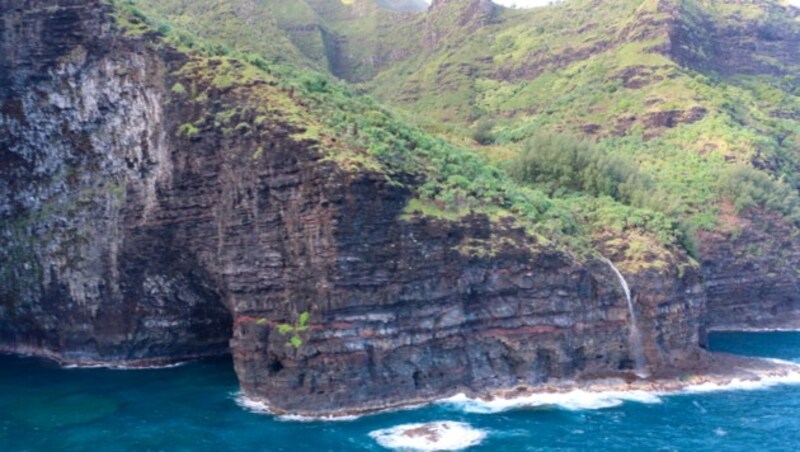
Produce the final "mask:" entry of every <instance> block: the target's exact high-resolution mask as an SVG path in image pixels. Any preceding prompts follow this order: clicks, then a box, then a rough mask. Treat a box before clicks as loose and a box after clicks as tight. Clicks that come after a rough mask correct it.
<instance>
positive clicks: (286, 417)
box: [233, 392, 360, 422]
mask: <svg viewBox="0 0 800 452" xmlns="http://www.w3.org/2000/svg"><path fill="white" fill-rule="evenodd" d="M233 399H234V400H235V401H236V403H237V404H238V405H239V406H240V407H242V408H244V409H245V410H247V411H250V412H252V413H256V414H269V415H272V416H275V417H276V418H277V419H278V420H281V421H290V422H343V421H354V420H356V419H358V418H359V417H360V416H313V417H312V416H300V415H296V414H281V415H279V414H276V413H275V412H274V411H273V410H272V409H271V408H270V407H269V405H267V404H266V403H264V402H260V401H258V400H253V399H251V398H249V397H247V396H245V395H244V394H242V393H241V392H236V393H234V394H233Z"/></svg>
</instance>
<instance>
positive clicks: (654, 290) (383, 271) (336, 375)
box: [0, 0, 704, 414]
mask: <svg viewBox="0 0 800 452" xmlns="http://www.w3.org/2000/svg"><path fill="white" fill-rule="evenodd" d="M109 11H110V10H109V7H107V6H103V3H101V2H100V1H99V0H94V1H85V0H46V1H43V2H35V6H34V2H31V1H28V0H11V1H7V2H4V3H3V4H2V5H1V6H0V17H2V22H0V35H1V36H3V42H2V52H0V74H2V75H1V76H2V77H3V80H2V82H3V83H2V84H1V85H0V105H2V106H3V107H2V109H1V110H0V112H1V113H2V114H1V115H0V130H2V131H3V134H2V138H1V139H2V141H1V142H0V144H1V145H2V146H0V149H2V151H1V152H2V165H0V218H1V219H2V223H0V239H1V240H2V242H0V256H1V257H2V261H1V262H2V267H1V270H0V271H2V280H0V301H1V303H0V347H2V348H3V349H5V350H9V351H21V352H27V353H39V354H46V355H48V356H53V357H55V358H57V359H60V360H63V361H69V362H78V363H87V362H122V363H127V362H135V363H146V362H150V361H164V360H177V359H184V358H187V357H193V356H200V355H205V354H213V353H219V352H222V351H225V350H226V349H227V346H228V339H230V338H231V337H232V340H231V341H230V348H231V350H232V353H233V356H234V361H235V366H236V370H237V373H238V375H239V378H240V381H241V384H242V388H243V389H244V391H245V393H246V394H247V395H249V396H252V397H255V398H259V399H263V400H267V401H269V402H270V403H271V405H272V406H274V407H275V408H276V409H278V410H283V411H291V412H296V413H306V414H322V413H332V412H338V411H341V410H370V409H377V408H381V407H386V406H391V405H398V404H403V403H407V402H408V401H412V400H427V399H430V398H435V397H441V396H444V395H447V394H450V393H452V392H453V391H455V390H458V389H467V390H471V391H475V392H480V391H483V390H489V389H498V388H508V387H512V386H514V385H517V384H528V385H536V384H540V383H543V382H545V381H547V380H549V379H559V378H581V377H591V376H598V375H609V374H618V373H626V372H629V371H630V370H631V369H632V366H633V359H632V357H631V344H630V342H629V339H628V328H629V321H630V318H629V313H628V310H627V305H626V301H625V299H624V297H623V296H622V294H621V290H620V288H619V286H618V283H617V280H616V277H615V276H614V274H613V273H612V272H611V270H610V269H609V268H608V267H607V266H606V265H605V264H603V263H602V262H599V261H594V262H593V261H589V262H579V261H577V260H576V259H575V258H574V257H572V256H570V255H569V254H566V253H563V252H559V251H556V250H555V249H552V248H551V247H549V246H547V245H544V244H542V243H539V241H538V240H537V239H535V238H533V237H531V236H529V235H528V234H526V233H525V232H524V230H522V229H520V228H516V227H514V226H512V225H511V224H509V223H503V222H492V221H490V220H489V219H488V218H487V217H485V216H480V215H473V216H468V217H466V218H464V219H462V220H458V221H448V220H440V219H431V218H426V217H421V216H419V215H414V214H412V215H404V208H405V207H406V204H407V202H408V200H409V198H410V197H411V196H412V192H411V189H409V188H404V187H399V186H398V185H396V184H392V183H389V181H388V180H387V178H386V176H385V175H382V174H379V173H374V172H369V171H361V172H352V171H348V170H344V169H342V168H340V167H338V166H337V165H336V163H334V162H333V161H332V160H330V159H325V158H323V157H324V152H323V151H324V149H323V145H322V144H320V143H316V142H312V141H306V140H302V139H300V138H298V132H301V131H300V130H298V129H297V128H296V127H295V126H292V125H291V124H290V123H289V122H288V121H286V120H284V119H282V115H281V114H280V111H278V110H279V108H277V106H275V109H274V110H270V111H271V113H269V114H268V115H267V116H266V117H263V118H260V119H258V120H257V119H256V117H255V113H254V111H253V110H248V109H244V108H238V106H241V105H244V104H246V103H247V102H248V101H252V99H255V101H257V102H265V103H268V102H269V100H268V99H265V100H262V98H260V97H258V95H259V93H261V92H262V90H271V89H277V88H274V87H273V86H271V85H269V84H268V83H266V82H263V81H253V82H242V83H239V84H236V83H230V82H228V81H227V80H226V82H225V83H221V82H220V81H219V78H218V77H216V72H215V71H221V70H223V69H222V68H223V67H224V66H227V67H228V69H230V67H231V66H234V67H235V66H236V65H237V64H240V63H237V62H235V61H230V60H224V61H223V60H220V59H216V60H215V59H202V58H198V57H191V56H188V55H185V54H182V53H180V52H177V51H175V50H174V49H172V48H170V47H169V46H168V45H166V44H164V43H163V42H159V40H158V37H157V36H156V35H154V34H148V33H145V34H144V35H143V36H124V35H121V34H120V33H119V31H118V29H117V27H116V26H115V24H114V22H113V20H111V18H110V17H109V16H108V13H109ZM234 69H235V68H234ZM197 93H203V95H202V96H201V95H196V94H197ZM223 117H225V118H228V120H229V121H231V122H232V123H234V124H237V123H238V124H244V125H246V126H247V127H238V126H237V127H235V128H233V127H232V128H230V129H229V128H226V127H223V126H217V125H215V124H214V123H215V121H217V122H218V121H221V120H220V119H219V118H223ZM476 243H477V244H479V245H480V244H482V245H481V246H483V245H485V246H486V249H487V250H488V251H487V252H485V253H473V252H471V251H470V250H471V249H472V248H474V246H475V244H476ZM465 244H469V247H465ZM666 265H667V267H666V268H664V269H662V270H660V271H658V272H651V271H643V272H641V273H637V274H634V275H629V276H631V277H632V279H633V281H634V284H633V285H634V287H635V288H636V289H635V290H636V293H637V294H638V296H637V299H638V300H639V302H638V303H637V306H639V307H638V308H637V309H639V310H640V311H641V312H640V319H641V320H642V330H643V333H644V335H645V336H646V337H647V338H648V339H647V341H646V348H647V354H648V361H649V365H650V366H651V368H652V369H653V370H656V371H659V372H667V371H669V369H670V368H672V367H673V366H675V365H678V364H679V363H684V364H685V363H687V362H691V361H692V360H694V359H697V354H698V353H699V348H698V345H699V343H701V342H702V331H701V330H702V328H701V327H702V323H701V315H702V306H703V304H704V294H703V292H702V290H701V289H700V288H699V285H698V284H699V274H698V273H697V271H696V270H693V269H692V268H691V267H687V268H686V269H685V271H684V272H683V273H679V270H678V268H679V267H681V265H680V263H679V262H669V263H667V264H666ZM354 388H358V389H357V390H354Z"/></svg>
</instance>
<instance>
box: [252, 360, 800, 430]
mask: <svg viewBox="0 0 800 452" xmlns="http://www.w3.org/2000/svg"><path fill="white" fill-rule="evenodd" d="M784 383H800V364H794V363H791V362H784V361H780V360H773V359H763V358H751V357H742V356H735V355H729V354H725V353H708V354H706V356H704V359H703V361H702V364H701V365H699V366H697V367H696V368H693V369H690V368H685V369H682V370H681V371H676V372H675V373H670V374H658V375H652V376H650V377H648V378H638V377H636V375H634V374H633V373H632V372H627V373H622V374H619V375H616V376H607V377H598V378H587V379H579V380H563V381H559V382H553V383H548V384H543V385H538V386H527V385H520V386H517V387H515V388H510V389H500V390H491V391H476V390H472V389H467V388H455V389H453V390H452V391H450V392H449V393H448V394H445V395H443V396H441V397H430V398H418V399H410V400H407V401H405V402H404V403H394V404H384V405H380V406H378V405H376V406H373V407H369V408H362V409H343V410H337V411H330V412H326V413H322V414H320V413H312V412H287V411H284V410H281V409H277V408H275V407H273V406H271V405H270V403H269V402H268V401H266V400H264V399H259V398H250V397H247V396H245V395H240V396H239V397H238V400H237V401H238V403H239V404H240V405H241V406H242V407H244V408H246V409H249V410H251V411H255V412H259V413H264V414H269V415H274V416H279V417H281V418H283V419H286V420H295V421H337V420H342V421H346V420H352V419H355V418H357V417H360V416H364V415H371V414H379V413H383V412H388V411H398V410H408V409H415V408H419V407H422V406H424V405H428V404H432V403H458V404H463V403H470V404H473V405H484V406H485V408H484V410H486V411H487V412H494V411H505V410H507V409H513V408H524V407H529V406H547V405H558V404H559V403H558V402H557V401H558V399H559V396H564V397H565V398H566V397H572V398H574V397H575V396H576V395H580V396H584V397H589V398H591V397H592V396H604V395H609V394H613V395H614V397H615V398H617V399H622V400H643V399H644V400H657V398H658V397H659V396H669V395H675V394H679V393H683V392H713V391H724V390H737V389H758V388H762V387H768V386H773V385H776V384H784ZM626 394H630V395H631V396H630V397H628V396H626ZM492 405H494V408H492ZM608 406H611V405H608ZM601 407H602V406H601Z"/></svg>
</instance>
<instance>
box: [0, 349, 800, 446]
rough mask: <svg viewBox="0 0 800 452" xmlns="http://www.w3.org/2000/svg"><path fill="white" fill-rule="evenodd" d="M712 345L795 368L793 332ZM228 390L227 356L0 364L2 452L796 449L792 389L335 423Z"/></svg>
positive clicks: (434, 409)
mask: <svg viewBox="0 0 800 452" xmlns="http://www.w3.org/2000/svg"><path fill="white" fill-rule="evenodd" d="M711 346H712V349H715V350H720V351H726V352H732V353H738V354H745V355H753V356H765V357H775V358H781V359H788V360H795V361H798V362H800V333H717V334H715V335H713V336H712V338H711ZM236 390H237V385H236V378H235V375H234V374H233V371H232V365H231V362H230V360H229V359H216V360H209V361H202V362H195V363H190V364H186V365H184V366H181V367H177V368H172V369H163V370H131V371H120V370H106V369H61V368H59V367H57V366H55V365H54V364H51V363H49V362H47V361H42V360H39V359H32V358H18V357H10V356H0V451H18V450H51V451H57V450H58V451H60V450H75V451H78V450H87V451H88V450H91V451H115V450H169V451H177V450H187V451H188V450H201V451H224V450H259V451H265V450H266V451H273V450H274V451H282V450H285V451H292V452H299V451H351V450H353V451H357V450H373V451H380V450H385V449H384V448H383V447H381V446H380V445H379V444H378V443H377V442H376V441H375V440H374V439H373V438H372V437H370V435H369V434H370V432H373V431H376V430H379V429H386V428H390V427H394V426H398V425H401V424H408V423H419V422H431V421H456V422H462V423H466V424H469V425H470V426H471V427H472V428H473V429H476V430H479V431H481V432H483V433H484V434H485V435H486V436H485V438H484V439H483V440H482V442H481V443H480V444H479V445H477V446H476V447H473V448H471V449H469V450H475V451H479V450H491V451H495V452H497V451H501V450H502V451H514V450H542V449H548V450H665V451H672V450H680V451H701V450H708V451H710V450H714V451H717V450H725V451H728V450H742V451H756V450H758V451H763V450H776V451H778V450H780V451H784V450H800V386H792V385H781V386H775V387H772V388H767V389H762V390H753V391H727V392H714V393H704V394H684V395H674V396H668V397H661V398H660V400H652V401H650V403H641V402H625V403H622V404H620V405H618V406H613V407H607V408H602V409H592V410H575V409H567V408H564V407H558V406H550V407H539V408H536V409H517V410H512V411H506V412H501V413H494V414H477V413H467V412H465V411H464V410H463V409H462V408H463V407H459V406H457V405H434V406H430V407H426V408H420V409H416V410H409V411H400V412H394V413H387V414H380V415H374V416H368V417H364V418H360V419H357V420H353V421H339V422H297V421H284V420H279V419H275V418H273V417H271V416H268V415H264V414H256V413H252V412H249V411H247V410H245V409H243V408H241V407H240V406H239V405H237V403H236V401H235V397H234V394H235V393H236ZM456 435H459V433H457V434H456Z"/></svg>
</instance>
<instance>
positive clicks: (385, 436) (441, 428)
mask: <svg viewBox="0 0 800 452" xmlns="http://www.w3.org/2000/svg"><path fill="white" fill-rule="evenodd" d="M369 436H370V437H371V438H372V439H374V440H375V441H377V443H378V444H380V445H381V446H383V447H385V448H387V449H393V450H416V451H439V450H463V449H466V448H469V447H474V446H477V445H478V444H480V443H481V442H483V440H484V439H485V438H486V436H487V432H486V431H484V430H479V429H476V428H473V427H472V426H471V425H469V424H466V423H463V422H452V421H441V422H431V423H428V424H404V425H398V426H397V427H392V428H387V429H382V430H376V431H374V432H372V433H370V434H369Z"/></svg>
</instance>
